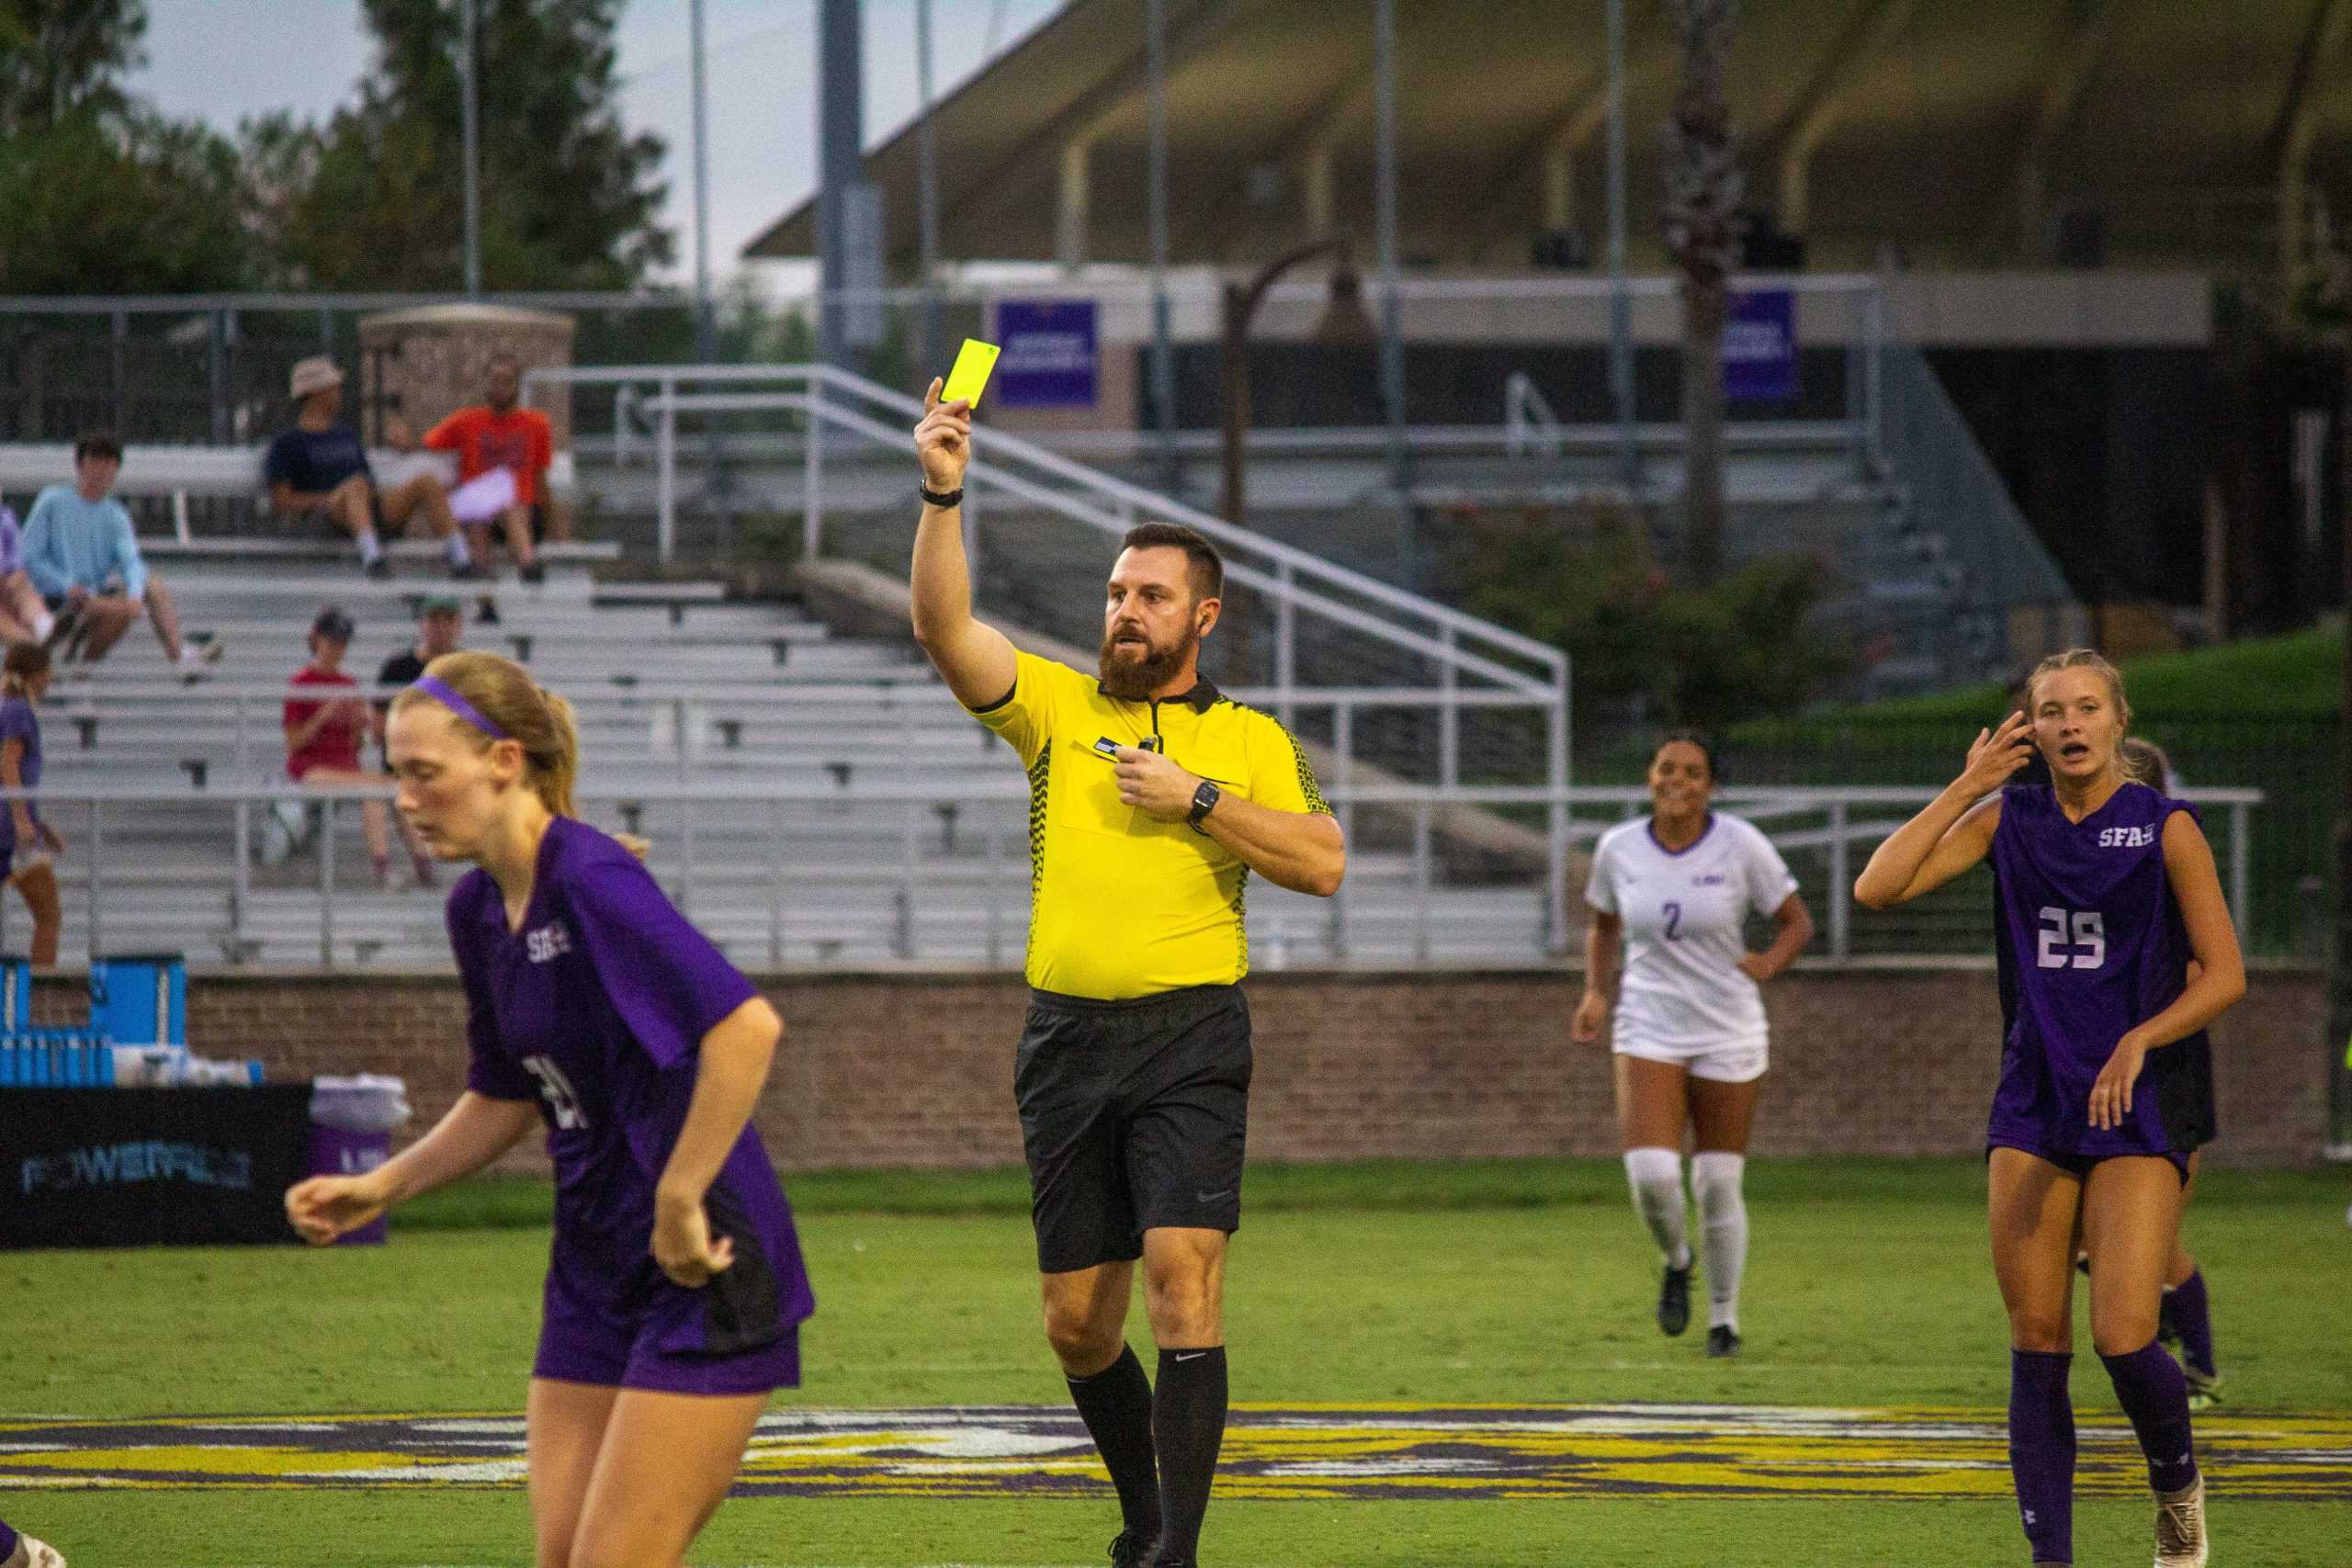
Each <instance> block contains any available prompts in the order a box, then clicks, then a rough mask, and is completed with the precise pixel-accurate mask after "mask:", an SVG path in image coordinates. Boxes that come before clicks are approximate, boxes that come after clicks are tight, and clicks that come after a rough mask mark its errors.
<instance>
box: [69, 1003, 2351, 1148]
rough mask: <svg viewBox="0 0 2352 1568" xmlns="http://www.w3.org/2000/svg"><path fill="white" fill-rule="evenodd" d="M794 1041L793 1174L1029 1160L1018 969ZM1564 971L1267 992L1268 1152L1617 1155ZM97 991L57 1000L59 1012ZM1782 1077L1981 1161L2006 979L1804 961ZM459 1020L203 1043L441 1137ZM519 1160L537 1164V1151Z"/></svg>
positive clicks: (2244, 1056)
mask: <svg viewBox="0 0 2352 1568" xmlns="http://www.w3.org/2000/svg"><path fill="white" fill-rule="evenodd" d="M763 984H764V986H765V987H766V990H767V993H768V995H769V997H770V998H772V999H773V1000H774V1001H775V1004H776V1007H777V1009H778V1010H780V1011H781V1012H782V1013H783V1014H784V1016H785V1019H786V1023H787V1024H788V1026H789V1029H788V1035H787V1038H786V1043H785V1045H784V1048H783V1050H782V1052H781V1053H780V1054H779V1056H778V1060H777V1063H776V1067H775V1074H774V1076H773V1077H772V1079H771V1081H770V1084H769V1087H768V1090H767V1094H766V1097H765V1099H764V1100H763V1101H762V1103H761V1107H760V1127H761V1131H762V1133H763V1134H764V1135H765V1136H766V1137H767V1139H768V1140H769V1145H770V1146H771V1147H772V1148H773V1149H774V1150H775V1152H776V1154H777V1156H778V1157H779V1158H781V1159H783V1160H784V1161H786V1163H787V1164H789V1165H791V1166H793V1167H795V1168H804V1169H807V1168H840V1167H859V1166H864V1167H874V1166H949V1167H961V1166H985V1165H1002V1164H1012V1163H1014V1162H1017V1161H1018V1160H1019V1159H1020V1157H1021V1139H1020V1132H1019V1128H1018V1126H1017V1124H1016V1123H1015V1122H1014V1120H1013V1114H1012V1042H1013V1039H1014V1037H1015V1036H1016V1035H1017V1034H1018V1033H1019V1031H1020V1027H1021V1019H1022V1012H1023V1007H1024V1005H1025V1001H1026V997H1027V993H1026V992H1025V990H1024V989H1023V987H1022V986H1021V983H1020V981H1019V979H1018V977H1017V976H998V975H970V974H963V973H956V974H941V975H932V974H864V975H839V976H810V975H801V974H793V975H784V976H770V977H768V978H767V979H766V980H764V981H763ZM1573 985H1574V981H1573V978H1572V977H1571V976H1566V975H1563V974H1559V973H1521V972H1463V973H1435V974H1429V973H1422V974H1329V973H1323V974H1318V973H1311V972H1299V971H1294V972H1286V973H1276V974H1268V975H1263V976H1259V977H1257V978H1255V979H1253V980H1251V981H1250V987H1249V989H1250V1008H1251V1010H1252V1014H1253V1016H1254V1019H1255V1021H1256V1031H1255V1037H1256V1049H1257V1077H1256V1083H1255V1087H1254V1089H1253V1092H1252V1096H1251V1109H1250V1150H1251V1153H1252V1154H1253V1155H1255V1156H1259V1157H1261V1158H1268V1159H1286V1160H1316V1159H1342V1158H1353V1157H1363V1156H1392V1155H1393V1156H1512V1155H1607V1154H1613V1153H1614V1152H1616V1149H1617V1147H1618V1145H1617V1134H1616V1122H1615V1117H1614V1110H1613V1102H1612V1098H1611V1072H1610V1061H1609V1057H1608V1055H1607V1053H1606V1051H1605V1049H1603V1048H1602V1047H1600V1046H1591V1047H1582V1048H1577V1047H1571V1046H1570V1045H1569V1044H1568V1043H1567V1019H1568V1012H1569V1010H1570V1008H1571V1006H1572V1005H1573V1003H1574V1000H1575V991H1574V989H1573ZM77 993H78V987H74V988H70V989H69V988H68V987H66V986H65V985H64V984H63V983H62V982H61V983H57V984H55V985H54V986H45V987H43V990H42V992H41V994H40V996H39V997H38V998H37V1007H38V1009H39V1011H40V1013H41V1015H42V1016H43V1018H44V1021H47V1020H49V1019H54V1020H56V1021H60V1022H62V1021H69V1020H70V1019H71V1018H72V1016H73V1015H74V1012H75V1011H76V1010H77V1008H76V1005H75V998H76V995H77ZM1766 995H1767V998H1769V1003H1770V1012H1771V1019H1772V1053H1773V1056H1772V1072H1771V1076H1770V1078H1769V1079H1768V1080H1767V1082H1766V1089H1765V1091H1764V1102H1763V1107H1762V1109H1761V1111H1759V1113H1758V1121H1757V1131H1756V1145H1755V1146H1756V1151H1757V1152H1758V1154H1760V1155H1767V1156H1770V1155H1789V1154H1807V1153H1819V1154H1829V1153H1845V1154H1877V1155H1922V1154H1957V1153H1964V1152H1967V1151H1970V1150H1973V1149H1975V1148H1977V1147H1979V1146H1980V1144H1979V1140H1980V1138H1981V1137H1982V1135H1983V1133H1984V1126H1985V1105H1986V1101H1987V1100H1988V1098H1989V1097H1990V1094H1991V1092H1992V1085H1993V1080H1994V1077H1995V1072H1996V1065H1997V1061H1998V1055H1999V1053H1998V1046H1997V1042H1996V1032H1997V1029H1998V1014H1997V1009H1996V1005H1995V1000H1994V995H1993V983H1992V976H1991V972H1990V967H1989V965H1985V964H1950V965H1940V966H1938V965H1924V964H1921V965H1902V966H1883V965H1870V966H1855V967H1849V968H1826V967H1819V968H1816V967H1805V968H1800V969H1798V970H1797V971H1795V972H1793V973H1792V974H1791V975H1789V976H1785V977H1783V978H1782V979H1781V981H1779V982H1778V983H1777V984H1775V985H1774V986H1772V987H1770V988H1769V989H1768V990H1767V992H1766ZM2322 1006H2323V999H2322V984H2321V977H2320V976H2318V975H2317V974H2316V973H2314V972H2312V971H2309V970H2293V969H2269V970H2262V971H2257V973H2256V976H2255V978H2254V983H2253V986H2252V988H2251V990H2250V992H2249V994H2248V996H2247V997H2246V999H2245V1001H2244V1002H2242V1003H2240V1004H2239V1006H2238V1007H2237V1008H2236V1009H2235V1010H2233V1012H2232V1013H2231V1014H2230V1015H2229V1016H2228V1017H2227V1018H2225V1019H2224V1020H2223V1021H2222V1024H2221V1026H2220V1027H2219V1028H2218V1029H2217V1030H2216V1032H2215V1045H2214V1055H2215V1064H2214V1072H2215V1077H2216V1078H2217V1081H2218V1086H2219V1090H2220V1094H2221V1100H2222V1103H2221V1122H2222V1139H2221V1141H2220V1142H2219V1143H2218V1144H2217V1145H2215V1146H2214V1148H2213V1151H2212V1154H2213V1157H2214V1158H2216V1159H2219V1160H2225V1161H2228V1162H2231V1163H2238V1164H2277V1163H2292V1162H2299V1161H2303V1160H2309V1159H2312V1158H2314V1157H2316V1154H2317V1150H2318V1148H2319V1145H2320V1143H2321V1141H2322V1138H2323V1136H2324V1130H2325V1106H2326V1073H2325V1055H2324V1051H2323V1049H2322V1046H2321V1043H2320V1040H2321V1021H2322ZM463 1011H464V1010H463V1005H462V1002H461V1001H460V998H459V997H458V987H457V983H456V981H455V979H454V977H451V976H368V977H353V976H320V975H308V974H296V975H267V974H255V975H243V974H221V975H199V976H198V977H197V978H196V979H194V980H193V981H192V982H191V983H190V985H189V987H188V1032H189V1038H190V1039H191V1040H193V1041H194V1042H195V1043H196V1045H197V1048H198V1050H199V1051H201V1052H203V1053H204V1054H206V1055H217V1056H230V1055H236V1056H243V1055H253V1056H259V1057H261V1058H262V1060H263V1061H264V1062H266V1064H267V1065H268V1070H269V1073H270V1076H271V1077H303V1076H308V1075H311V1074H315V1073H330V1072H334V1073H348V1072H361V1071H370V1072H388V1073H395V1074H398V1075H399V1076H400V1077H403V1078H405V1079H407V1080H408V1084H409V1090H410V1098H411V1099H412V1100H413V1101H414V1103H415V1105H416V1108H417V1111H418V1121H417V1122H415V1123H413V1125H412V1128H411V1131H412V1132H416V1131H421V1130H422V1129H423V1128H424V1127H425V1126H428V1125H430V1123H431V1119H432V1118H434V1117H436V1116H438V1115H439V1114H440V1113H441V1112H442V1111H444V1110H446V1109H447V1107H448V1105H449V1103H450V1101H451V1100H453V1099H454V1098H455V1097H456V1095H457V1093H458V1089H460V1088H461V1087H462V1085H463V1074H464V1063H465V1027H464V1016H463ZM538 1157H539V1156H537V1154H536V1153H529V1154H526V1155H521V1156H515V1159H516V1163H517V1164H518V1165H523V1166H527V1165H529V1164H532V1163H534V1162H536V1161H537V1159H538Z"/></svg>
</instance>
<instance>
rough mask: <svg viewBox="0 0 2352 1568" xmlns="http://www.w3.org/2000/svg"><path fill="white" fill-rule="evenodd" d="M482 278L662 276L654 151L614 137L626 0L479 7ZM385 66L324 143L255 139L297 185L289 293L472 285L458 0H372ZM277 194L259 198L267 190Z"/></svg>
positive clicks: (281, 197) (282, 260) (288, 229)
mask: <svg viewBox="0 0 2352 1568" xmlns="http://www.w3.org/2000/svg"><path fill="white" fill-rule="evenodd" d="M475 3H476V5H477V6H479V11H478V13H477V19H476V28H475V38H476V48H477V53H478V56H479V61H480V66H479V70H480V76H479V80H480V90H479V93H478V99H479V104H480V114H481V120H480V126H481V248H482V281H483V285H484V287H486V288H493V289H515V288H622V287H628V286H629V285H632V284H635V283H637V282H639V280H640V279H642V278H643V276H645V274H646V272H647V270H648V269H649V268H650V267H652V266H655V265H662V264H663V263H666V262H668V261H669V260H670V259H671V257H672V255H673V248H674V247H673V238H672V236H671V234H670V233H669V231H666V230H664V229H662V228H661V227H660V226H659V225H658V224H656V222H655V221H654V215H655V213H656V212H657V210H658V209H659V208H660V206H661V203H662V197H663V195H664V193H665V189H666V187H665V186H662V184H661V183H660V182H659V181H658V180H657V179H656V178H655V177H654V176H655V173H656V171H657V170H658V168H659V166H660V164H661V160H662V151H663V149H662V141H661V140H660V138H658V137H654V136H648V135H636V136H632V135H630V134H629V133H628V130H627V129H626V128H625V127H624V126H623V125H622V124H621V120H620V116H619V112H618V108H617V105H616V91H617V82H616V77H615V74H614V61H615V51H614V45H613V27H614V23H615V20H616V17H617V16H618V13H619V9H620V4H619V0H475ZM363 7H364V11H365V15H366V18H367V22H368V28H370V29H371V30H372V31H373V32H374V34H375V36H376V39H377V59H376V64H375V69H374V71H373V73H371V74H370V76H369V77H368V79H367V80H366V81H364V82H363V83H362V84H361V87H360V95H359V101H358V102H357V104H356V105H355V106H354V107H350V108H346V109H344V110H342V111H340V112H338V113H337V114H336V115H335V116H334V118H332V119H331V120H330V121H328V123H327V124H326V125H325V126H324V127H322V128H317V129H310V130H306V129H305V128H302V127H299V126H296V125H294V124H292V123H291V122H288V121H285V120H282V119H281V120H278V121H276V122H272V123H269V124H266V125H264V126H257V127H249V128H248V134H247V141H248V146H249V148H250V149H251V150H253V151H254V152H257V153H261V154H265V155H266V158H267V160H268V161H269V163H270V165H271V167H272V168H273V169H274V170H275V171H276V172H277V173H278V174H279V175H285V176H288V178H286V179H285V180H284V181H283V183H281V184H279V185H278V186H277V201H276V202H275V204H274V205H271V204H265V205H264V206H263V207H262V209H261V210H262V212H263V213H264V214H265V217H264V219H263V220H262V222H263V227H264V228H265V229H266V231H268V232H269V233H270V235H271V237H272V241H273V243H274V244H275V246H276V247H277V257H278V265H279V269H280V272H281V274H282V281H284V282H286V283H288V284H289V285H295V286H300V287H311V288H419V289H434V288H456V287H458V285H459V284H460V283H462V281H463V278H464V252H463V245H464V231H465V220H464V204H465V197H464V181H465V171H464V167H463V163H462V159H463V148H462V143H461V138H460V136H459V133H458V127H459V123H460V115H461V103H462V100H461V96H460V95H461V86H460V79H459V75H458V44H459V38H460V28H461V23H460V19H459V15H458V8H457V6H456V4H455V3H454V0H363ZM263 194H265V195H266V193H263Z"/></svg>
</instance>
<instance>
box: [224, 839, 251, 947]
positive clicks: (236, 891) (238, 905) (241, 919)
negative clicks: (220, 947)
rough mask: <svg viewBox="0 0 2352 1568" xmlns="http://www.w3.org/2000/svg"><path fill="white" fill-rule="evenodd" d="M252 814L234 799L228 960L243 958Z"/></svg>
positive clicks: (248, 900) (248, 899) (249, 872)
mask: <svg viewBox="0 0 2352 1568" xmlns="http://www.w3.org/2000/svg"><path fill="white" fill-rule="evenodd" d="M253 821H254V814H253V807H252V806H251V805H250V804H249V803H248V802H245V801H243V800H241V801H239V802H237V823H236V835H237V875H236V880H235V881H234V882H232V883H231V884H230V886H229V945H230V948H231V949H232V951H231V953H230V957H229V962H230V963H232V964H243V962H244V961H245V906H246V905H248V904H250V903H252V902H253V897H254V829H253Z"/></svg>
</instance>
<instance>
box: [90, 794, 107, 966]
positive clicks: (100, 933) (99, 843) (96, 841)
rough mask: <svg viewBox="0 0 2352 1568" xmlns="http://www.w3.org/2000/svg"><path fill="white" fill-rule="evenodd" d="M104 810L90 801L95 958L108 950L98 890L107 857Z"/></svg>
mask: <svg viewBox="0 0 2352 1568" xmlns="http://www.w3.org/2000/svg"><path fill="white" fill-rule="evenodd" d="M102 812H103V807H101V806H100V805H99V803H98V802H97V801H96V800H95V799H94V800H92V801H91V802H90V870H89V893H90V929H89V940H90V957H91V958H92V959H93V960H96V959H99V958H103V957H105V956H106V951H107V949H106V931H105V925H104V921H103V919H102V918H101V917H100V915H99V912H98V906H99V903H100V901H101V899H100V895H99V891H98V889H99V886H101V883H100V877H99V874H98V872H99V866H100V864H101V863H103V862H104V861H105V860H106V858H107V846H106V830H105V827H104V825H103V820H102Z"/></svg>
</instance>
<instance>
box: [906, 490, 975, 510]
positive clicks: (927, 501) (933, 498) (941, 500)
mask: <svg viewBox="0 0 2352 1568" xmlns="http://www.w3.org/2000/svg"><path fill="white" fill-rule="evenodd" d="M915 493H916V494H917V495H919V496H921V497H922V501H923V504H924V505H925V506H936V507H939V508H941V509H943V510H944V509H945V508H947V507H950V506H961V505H963V504H964V487H963V486H962V485H957V486H956V488H955V489H954V490H951V491H948V492H947V493H946V494H944V495H942V494H940V493H939V492H938V491H935V490H933V489H932V488H931V487H930V486H929V485H927V484H918V485H916V486H915Z"/></svg>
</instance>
